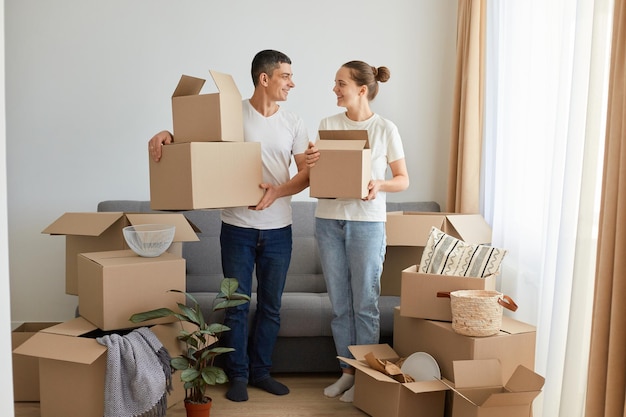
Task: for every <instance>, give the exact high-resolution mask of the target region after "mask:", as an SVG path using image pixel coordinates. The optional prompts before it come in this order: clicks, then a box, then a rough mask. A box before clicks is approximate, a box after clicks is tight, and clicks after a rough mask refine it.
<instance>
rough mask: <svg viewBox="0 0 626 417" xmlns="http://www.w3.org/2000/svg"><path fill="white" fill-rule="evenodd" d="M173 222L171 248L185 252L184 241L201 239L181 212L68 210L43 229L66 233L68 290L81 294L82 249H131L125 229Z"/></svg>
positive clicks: (67, 292)
mask: <svg viewBox="0 0 626 417" xmlns="http://www.w3.org/2000/svg"><path fill="white" fill-rule="evenodd" d="M151 223H158V224H173V225H174V226H176V231H175V234H174V240H173V242H172V245H171V246H170V247H169V249H168V250H167V251H168V252H170V253H175V254H178V255H179V256H182V242H194V241H199V240H200V238H198V235H197V234H196V233H197V232H198V228H197V227H196V226H195V225H194V224H193V223H191V222H189V220H187V219H186V218H185V216H183V215H182V214H181V213H122V212H89V213H65V214H63V215H62V216H61V217H59V218H58V219H56V220H55V221H54V222H53V223H52V224H50V225H49V226H48V227H46V228H45V229H44V230H43V231H42V233H46V234H50V235H65V242H66V243H65V293H66V294H71V295H78V274H77V265H76V259H77V255H78V254H79V253H84V252H101V251H109V250H119V249H128V245H127V244H126V241H125V240H124V235H123V232H122V229H123V228H124V227H126V226H131V225H138V224H151Z"/></svg>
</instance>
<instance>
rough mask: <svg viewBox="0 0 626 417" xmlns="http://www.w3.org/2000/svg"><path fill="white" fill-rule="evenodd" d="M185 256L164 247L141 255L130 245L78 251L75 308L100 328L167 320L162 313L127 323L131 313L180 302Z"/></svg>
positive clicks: (174, 307)
mask: <svg viewBox="0 0 626 417" xmlns="http://www.w3.org/2000/svg"><path fill="white" fill-rule="evenodd" d="M169 290H179V291H185V259H184V258H181V257H180V256H177V255H174V254H171V253H167V252H165V253H164V254H162V255H161V256H158V257H155V258H145V257H142V256H139V255H137V254H136V253H135V252H133V251H132V250H120V251H106V252H91V253H81V254H79V255H78V311H79V313H80V315H81V316H82V317H84V318H85V319H87V320H89V321H90V322H91V323H93V324H95V325H96V326H98V328H100V329H101V330H119V329H127V328H133V327H141V326H145V325H151V324H160V323H169V322H173V321H175V320H176V318H175V317H165V318H162V319H158V320H152V321H149V322H145V323H132V322H131V321H129V317H130V316H132V315H133V314H134V313H139V312H142V311H148V310H153V309H156V308H160V307H168V308H170V309H172V310H176V309H177V303H178V302H180V303H185V296H184V294H179V293H172V292H169Z"/></svg>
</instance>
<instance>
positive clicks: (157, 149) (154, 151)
mask: <svg viewBox="0 0 626 417" xmlns="http://www.w3.org/2000/svg"><path fill="white" fill-rule="evenodd" d="M172 142H174V137H173V136H172V134H171V133H170V132H168V131H167V130H162V131H160V132H159V133H157V134H156V135H154V136H152V138H151V139H150V140H149V141H148V151H149V152H150V156H151V157H152V159H154V161H155V162H159V161H160V160H161V148H162V147H163V145H166V144H168V143H172Z"/></svg>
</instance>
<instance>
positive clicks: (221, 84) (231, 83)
mask: <svg viewBox="0 0 626 417" xmlns="http://www.w3.org/2000/svg"><path fill="white" fill-rule="evenodd" d="M209 73H211V77H212V78H213V82H214V83H215V85H216V86H217V89H218V90H219V92H220V94H229V95H235V96H237V99H238V100H241V93H239V89H238V88H237V84H235V80H234V79H233V77H232V76H230V75H229V74H224V73H221V72H217V71H213V70H209Z"/></svg>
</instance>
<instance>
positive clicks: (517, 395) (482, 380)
mask: <svg viewBox="0 0 626 417" xmlns="http://www.w3.org/2000/svg"><path fill="white" fill-rule="evenodd" d="M454 376H455V383H454V386H451V389H452V390H453V392H454V398H453V402H452V417H495V416H507V417H529V416H531V415H532V403H533V401H534V399H535V398H536V397H537V396H538V395H539V394H540V393H541V389H542V388H543V384H544V382H545V379H544V378H543V377H542V376H541V375H538V374H536V373H535V372H533V371H531V370H530V369H528V368H526V367H524V366H521V365H520V366H518V367H517V368H516V370H515V372H513V374H512V375H511V377H510V378H503V377H502V370H501V369H500V363H499V362H498V360H497V359H486V360H472V361H455V362H454ZM503 381H507V382H506V383H503Z"/></svg>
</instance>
